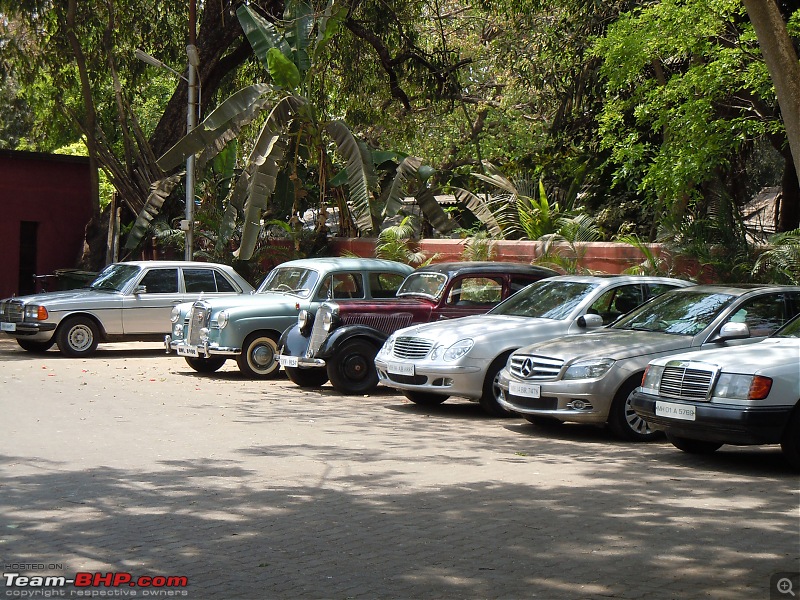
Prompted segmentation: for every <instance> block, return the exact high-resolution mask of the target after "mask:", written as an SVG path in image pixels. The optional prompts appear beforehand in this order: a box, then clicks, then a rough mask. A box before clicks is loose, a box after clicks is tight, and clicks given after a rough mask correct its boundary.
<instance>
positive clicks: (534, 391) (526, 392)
mask: <svg viewBox="0 0 800 600" xmlns="http://www.w3.org/2000/svg"><path fill="white" fill-rule="evenodd" d="M508 391H509V392H510V393H511V394H513V395H514V396H522V397H524V398H538V397H539V396H541V394H542V388H541V386H538V385H534V384H531V383H519V382H517V381H511V382H509V384H508Z"/></svg>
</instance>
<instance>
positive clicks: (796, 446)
mask: <svg viewBox="0 0 800 600" xmlns="http://www.w3.org/2000/svg"><path fill="white" fill-rule="evenodd" d="M781 450H783V455H784V456H785V457H786V460H787V461H789V464H790V465H791V466H792V467H794V468H795V469H798V470H800V405H798V406H795V408H794V411H793V412H792V416H791V417H789V423H788V425H786V430H785V431H784V432H783V437H782V439H781Z"/></svg>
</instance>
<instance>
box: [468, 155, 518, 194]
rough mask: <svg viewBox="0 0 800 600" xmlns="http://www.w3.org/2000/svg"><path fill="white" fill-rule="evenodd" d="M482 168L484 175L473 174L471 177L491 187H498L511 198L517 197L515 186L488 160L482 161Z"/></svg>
mask: <svg viewBox="0 0 800 600" xmlns="http://www.w3.org/2000/svg"><path fill="white" fill-rule="evenodd" d="M483 168H484V169H485V170H486V174H483V173H473V174H472V175H473V176H475V177H477V178H478V179H480V180H481V181H485V182H486V183H490V184H492V185H493V186H495V187H498V188H500V189H501V190H503V191H505V192H508V193H509V194H511V195H512V196H517V195H519V191H518V190H517V188H516V186H515V185H514V184H513V183H512V182H511V181H510V180H509V179H507V178H506V177H505V176H503V174H502V173H500V171H499V170H498V169H497V167H495V166H494V165H493V164H492V163H490V162H489V161H488V160H485V161H483Z"/></svg>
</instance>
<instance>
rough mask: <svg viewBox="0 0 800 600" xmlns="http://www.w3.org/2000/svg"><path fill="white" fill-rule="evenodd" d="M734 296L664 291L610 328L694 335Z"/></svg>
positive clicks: (708, 323)
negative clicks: (664, 292) (661, 294)
mask: <svg viewBox="0 0 800 600" xmlns="http://www.w3.org/2000/svg"><path fill="white" fill-rule="evenodd" d="M733 299H734V296H731V295H730V294H719V293H710V292H683V293H669V292H668V293H666V294H664V295H663V296H660V297H659V298H657V299H655V300H654V301H652V302H649V303H647V304H644V305H642V306H641V307H640V308H639V309H637V310H634V311H633V312H632V313H630V314H628V315H626V316H625V317H622V318H621V319H620V320H619V321H617V322H616V323H614V324H613V325H611V327H612V328H613V329H631V330H634V331H654V332H659V333H672V334H676V335H697V334H698V333H700V332H701V331H703V330H704V329H705V328H706V327H708V326H709V325H710V324H711V322H712V321H713V320H714V319H715V318H716V316H717V315H718V314H719V313H720V312H721V311H722V310H723V309H724V308H725V307H726V306H728V305H729V304H730V303H731V302H733Z"/></svg>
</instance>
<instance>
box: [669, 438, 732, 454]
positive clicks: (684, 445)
mask: <svg viewBox="0 0 800 600" xmlns="http://www.w3.org/2000/svg"><path fill="white" fill-rule="evenodd" d="M667 439H668V440H669V441H670V442H671V443H672V445H673V446H675V447H676V448H677V449H678V450H683V451H684V452H688V453H689V454H711V453H712V452H716V451H717V450H719V448H720V446H722V444H720V443H718V442H707V441H705V440H693V439H692V438H685V437H681V436H679V435H672V434H670V433H668V434H667Z"/></svg>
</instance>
